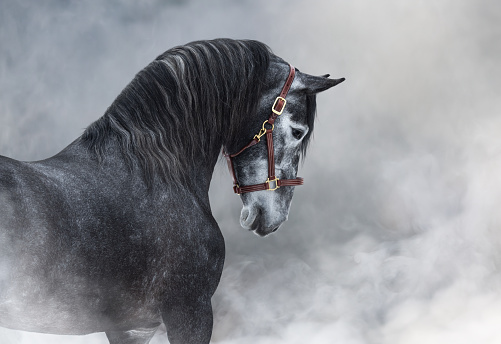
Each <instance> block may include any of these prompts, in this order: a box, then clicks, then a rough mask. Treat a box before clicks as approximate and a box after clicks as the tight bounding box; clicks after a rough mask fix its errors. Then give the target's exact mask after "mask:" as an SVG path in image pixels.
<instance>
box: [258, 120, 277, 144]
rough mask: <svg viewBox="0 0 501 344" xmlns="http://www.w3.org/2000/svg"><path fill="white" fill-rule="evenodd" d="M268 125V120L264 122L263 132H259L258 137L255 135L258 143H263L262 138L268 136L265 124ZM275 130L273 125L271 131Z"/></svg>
mask: <svg viewBox="0 0 501 344" xmlns="http://www.w3.org/2000/svg"><path fill="white" fill-rule="evenodd" d="M266 123H268V120H266V121H264V122H263V126H262V128H261V130H259V133H257V134H256V135H254V138H255V139H257V142H259V141H261V136H263V135H264V134H266V128H265V124H266ZM274 129H275V124H272V125H271V130H272V131H273V130H274Z"/></svg>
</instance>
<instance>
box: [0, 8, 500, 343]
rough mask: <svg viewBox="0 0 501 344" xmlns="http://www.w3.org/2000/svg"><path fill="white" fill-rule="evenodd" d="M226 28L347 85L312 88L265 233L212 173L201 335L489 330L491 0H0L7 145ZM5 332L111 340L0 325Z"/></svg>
mask: <svg viewBox="0 0 501 344" xmlns="http://www.w3.org/2000/svg"><path fill="white" fill-rule="evenodd" d="M217 37H230V38H249V39H257V40H260V41H263V42H265V43H267V44H268V45H269V46H270V47H271V48H272V49H273V50H274V52H275V53H276V54H277V55H279V56H281V57H283V58H284V59H285V60H287V61H289V62H290V63H292V64H293V65H295V66H297V67H298V68H300V69H301V70H302V71H304V72H308V73H311V74H318V75H320V74H324V73H330V74H331V75H332V76H333V77H335V78H338V77H346V79H347V81H346V82H344V83H343V84H341V85H339V86H336V87H335V88H334V89H332V90H329V91H327V92H325V93H322V94H320V95H319V96H318V117H317V122H316V128H315V134H314V141H313V143H312V145H311V146H310V149H309V152H308V155H307V157H306V160H305V162H304V164H303V165H302V167H301V168H300V175H301V176H303V177H304V178H305V186H302V187H298V188H296V191H295V197H294V201H293V205H292V209H291V213H290V216H289V221H287V222H286V223H285V224H284V225H283V227H282V228H281V229H280V230H279V231H278V232H277V233H276V234H275V235H272V236H270V237H267V238H264V239H263V238H259V237H257V236H255V235H253V234H252V233H249V232H246V231H245V230H243V229H242V228H241V227H240V226H239V223H238V218H239V212H240V208H241V202H240V200H239V199H238V197H237V196H234V195H233V194H232V191H231V178H230V176H229V174H228V172H227V171H226V167H225V166H224V164H223V163H221V164H219V165H218V167H217V168H216V171H215V172H214V179H213V185H212V189H211V200H212V206H213V213H214V216H215V217H216V219H217V220H218V222H219V224H220V227H221V230H222V232H223V234H224V237H225V240H226V246H227V257H226V264H225V269H224V273H223V276H222V280H221V284H220V286H219V288H218V290H217V292H216V294H215V296H214V298H213V308H214V314H215V324H214V333H213V339H212V342H214V343H222V344H223V343H224V344H247V343H253V344H268V343H305V342H306V343H318V344H326V343H344V344H365V343H368V344H373V343H376V344H378V343H381V344H414V343H419V344H422V343H427V344H434V343H440V344H443V343H455V344H461V343H468V344H471V343H482V344H484V343H500V342H501V326H500V325H499V324H500V323H501V288H500V287H501V274H500V268H501V211H500V205H501V135H500V132H501V116H500V115H501V113H500V110H501V97H500V95H501V62H500V61H501V4H500V3H499V2H496V1H488V0H476V1H467V0H437V1H412V2H411V1H398V0H380V1H370V0H357V1H341V0H309V1H298V0H274V1H265V0H253V1H250V0H239V1H229V0H217V1H210V2H209V1H195V0H192V1H183V0H178V1H173V0H172V1H160V0H147V1H141V2H136V1H132V0H130V1H118V0H113V1H85V2H84V1H63V0H47V1H31V2H30V1H14V0H12V1H9V0H1V1H0V154H2V155H6V156H9V157H12V158H15V159H18V160H37V159H42V158H45V157H48V156H51V155H53V154H55V153H57V152H58V151H60V150H61V149H62V148H64V147H65V146H66V145H67V144H69V143H70V142H71V141H72V140H73V139H75V138H76V137H77V136H78V135H80V134H81V133H82V131H83V129H84V128H85V127H86V126H87V125H89V124H90V123H91V122H92V121H94V120H96V119H97V118H98V117H100V116H101V115H102V114H103V113H104V111H105V110H106V108H107V107H108V106H109V105H110V104H111V102H112V101H113V100H114V98H115V97H116V96H117V95H118V93H119V92H120V91H121V90H122V88H123V87H124V86H125V85H126V84H127V83H128V82H129V81H130V80H131V79H132V77H133V76H134V75H135V73H137V72H138V71H139V70H140V69H141V68H143V67H144V66H146V65H147V64H148V63H149V62H150V61H151V60H153V59H154V58H155V57H156V56H157V55H159V54H160V53H162V52H163V51H165V50H167V49H169V48H171V47H173V46H176V45H180V44H184V43H187V42H189V41H193V40H199V39H211V38H217ZM186 216H189V211H187V213H186ZM162 332H163V331H159V332H158V333H157V335H156V336H155V338H154V339H153V340H152V343H155V344H157V343H163V342H167V340H166V337H165V333H162ZM0 342H1V343H9V344H11V343H12V344H14V343H16V344H18V343H23V344H25V343H44V344H45V343H56V344H58V343H69V344H76V343H86V344H87V343H89V344H101V343H107V341H106V338H105V335H104V334H103V333H100V334H93V335H89V336H83V337H71V336H54V335H42V334H32V333H26V332H20V331H13V330H7V329H0Z"/></svg>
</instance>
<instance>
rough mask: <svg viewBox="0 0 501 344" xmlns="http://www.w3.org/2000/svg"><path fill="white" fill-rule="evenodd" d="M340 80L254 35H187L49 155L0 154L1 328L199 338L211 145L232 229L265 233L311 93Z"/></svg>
mask: <svg viewBox="0 0 501 344" xmlns="http://www.w3.org/2000/svg"><path fill="white" fill-rule="evenodd" d="M343 80H344V79H343V78H341V79H330V78H329V75H324V76H313V75H309V74H306V73H302V72H300V71H299V70H298V69H296V68H294V67H292V66H290V65H289V64H287V63H286V62H285V61H284V60H283V59H281V58H280V57H278V56H276V55H274V54H273V53H272V51H271V50H270V48H269V47H268V46H266V45H265V44H263V43H260V42H258V41H253V40H231V39H216V40H209V41H196V42H192V43H189V44H186V45H183V46H178V47H175V48H172V49H170V50H167V51H166V52H165V53H163V54H161V55H160V56H158V57H157V58H156V59H155V60H154V61H153V62H151V63H150V64H149V65H148V66H146V67H145V68H144V69H143V70H141V71H140V72H139V73H138V74H137V75H136V76H135V77H134V78H133V80H132V81H131V82H130V83H129V84H128V85H127V86H126V87H125V89H124V90H123V91H122V92H121V93H120V94H119V95H118V97H117V98H116V99H115V100H114V102H113V103H112V104H111V106H110V107H109V108H108V109H107V110H106V111H105V113H104V115H103V116H102V117H100V118H99V119H98V120H96V121H95V122H94V123H92V124H90V125H89V126H88V127H87V128H86V129H85V130H84V132H83V134H82V135H81V136H80V137H78V138H77V139H76V140H75V141H73V142H72V143H71V144H69V145H68V146H67V147H66V148H64V149H63V150H62V151H61V152H59V153H58V154H56V155H55V156H53V157H50V158H48V159H45V160H41V161H33V162H22V161H17V160H14V159H11V158H8V157H4V156H0V326H2V327H6V328H11V329H18V330H24V331H32V332H40V333H51V334H62V335H85V334H90V333H95V332H105V333H106V336H107V338H108V340H109V342H110V343H111V344H118V343H120V344H124V343H126V344H146V343H148V342H149V341H150V340H151V338H152V337H153V335H154V333H155V331H156V329H157V328H158V327H159V326H160V325H161V324H162V323H164V324H165V327H166V329H167V337H168V340H169V341H170V343H172V344H177V343H197V344H198V343H208V342H209V341H210V338H211V333H212V326H213V318H212V308H211V297H212V295H213V294H214V292H215V290H216V287H217V285H218V283H219V279H220V276H221V272H222V269H223V262H224V257H225V244H224V239H223V236H222V234H221V232H220V229H219V227H218V224H217V223H216V221H215V219H214V217H213V216H212V213H211V207H210V204H209V197H208V190H209V184H210V181H211V177H212V173H213V170H214V167H215V164H216V163H217V161H218V159H219V158H220V154H221V151H222V150H223V152H224V154H225V155H226V156H227V158H228V161H229V166H230V170H231V174H232V176H233V177H234V181H235V185H234V190H235V192H236V193H237V194H240V197H241V199H242V202H243V208H242V212H241V216H240V223H241V225H242V227H244V228H245V229H248V230H250V231H253V232H254V233H256V234H258V235H260V236H266V235H269V234H270V233H273V232H274V231H276V230H277V229H278V227H279V226H280V225H281V224H282V223H283V222H284V221H285V220H286V219H287V216H288V212H289V206H290V202H291V199H292V196H293V190H294V187H295V186H296V185H300V184H302V179H300V178H297V177H296V174H297V169H298V163H299V161H300V159H301V157H302V156H304V154H305V152H306V147H307V145H308V142H309V139H310V138H311V133H312V130H313V124H314V117H315V113H316V101H315V95H316V94H317V93H319V92H322V91H324V90H327V89H329V88H331V87H332V86H334V85H337V84H339V83H340V82H341V81H343ZM286 83H288V86H287V85H285V84H286ZM284 85H285V86H284ZM286 86H287V87H286ZM277 96H278V97H277ZM270 114H271V115H270ZM258 130H259V131H258ZM257 131H258V132H257ZM256 132H257V134H256V135H254V134H255V133H256ZM253 135H254V136H253ZM263 136H265V137H263ZM260 141H267V144H264V143H260ZM270 146H271V148H270ZM242 147H243V148H242ZM270 150H271V151H270ZM270 155H271V156H272V157H273V159H271V158H270ZM270 161H271V163H272V164H273V170H272V168H271V167H270V166H269V165H270ZM271 170H272V171H271ZM271 173H273V174H274V175H273V176H270V174H271ZM267 176H268V178H267ZM270 177H271V178H270ZM265 180H266V182H265Z"/></svg>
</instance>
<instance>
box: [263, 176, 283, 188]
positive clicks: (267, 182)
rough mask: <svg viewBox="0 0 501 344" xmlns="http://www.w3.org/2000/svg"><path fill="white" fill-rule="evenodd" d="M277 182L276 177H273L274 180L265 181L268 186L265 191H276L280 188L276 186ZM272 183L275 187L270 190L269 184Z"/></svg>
mask: <svg viewBox="0 0 501 344" xmlns="http://www.w3.org/2000/svg"><path fill="white" fill-rule="evenodd" d="M278 180H279V179H278V178H277V177H275V179H272V180H270V178H268V179H266V184H268V189H267V190H268V191H275V190H276V189H278V188H279V187H280V186H279V185H278ZM273 182H275V187H274V188H273V189H272V188H271V187H270V183H273Z"/></svg>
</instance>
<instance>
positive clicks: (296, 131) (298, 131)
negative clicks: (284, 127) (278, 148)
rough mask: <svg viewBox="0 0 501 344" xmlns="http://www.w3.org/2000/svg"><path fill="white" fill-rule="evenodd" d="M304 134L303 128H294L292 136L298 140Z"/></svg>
mask: <svg viewBox="0 0 501 344" xmlns="http://www.w3.org/2000/svg"><path fill="white" fill-rule="evenodd" d="M303 134H304V131H302V130H301V129H296V128H292V136H293V137H294V138H295V139H296V140H301V138H302V137H303Z"/></svg>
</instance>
